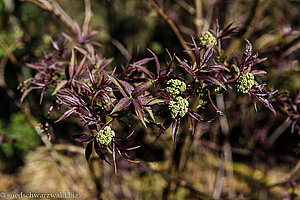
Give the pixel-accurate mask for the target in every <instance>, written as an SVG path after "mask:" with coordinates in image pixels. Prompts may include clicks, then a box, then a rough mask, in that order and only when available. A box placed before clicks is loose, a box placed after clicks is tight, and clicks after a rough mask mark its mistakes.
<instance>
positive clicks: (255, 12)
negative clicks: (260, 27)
mask: <svg viewBox="0 0 300 200" xmlns="http://www.w3.org/2000/svg"><path fill="white" fill-rule="evenodd" d="M262 1H263V0H255V1H254V3H253V6H252V9H251V11H250V14H249V17H248V19H247V20H246V22H245V24H244V27H243V28H242V29H241V31H240V33H239V34H238V38H237V39H235V40H233V41H232V42H231V43H230V45H229V47H228V48H227V50H226V53H225V56H226V57H228V58H229V57H231V54H232V53H233V51H234V50H235V49H237V47H238V46H239V45H240V43H241V41H242V40H244V38H248V37H249V35H250V31H251V28H253V26H254V25H255V23H256V22H257V21H258V20H259V19H260V18H261V16H262V14H263V13H264V11H265V10H266V9H267V8H268V6H269V4H270V3H271V0H266V1H265V2H264V3H263V2H262ZM262 3H263V5H261V4H262Z"/></svg>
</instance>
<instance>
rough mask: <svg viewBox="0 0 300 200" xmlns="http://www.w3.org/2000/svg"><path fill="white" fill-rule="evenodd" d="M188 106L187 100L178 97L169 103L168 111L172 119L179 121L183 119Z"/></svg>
mask: <svg viewBox="0 0 300 200" xmlns="http://www.w3.org/2000/svg"><path fill="white" fill-rule="evenodd" d="M188 106H189V102H188V100H186V99H184V98H182V97H180V96H179V97H176V98H175V101H170V102H169V110H170V111H171V115H172V118H173V119H179V118H182V117H184V115H185V114H186V113H187V112H188Z"/></svg>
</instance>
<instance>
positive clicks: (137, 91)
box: [132, 80, 155, 98]
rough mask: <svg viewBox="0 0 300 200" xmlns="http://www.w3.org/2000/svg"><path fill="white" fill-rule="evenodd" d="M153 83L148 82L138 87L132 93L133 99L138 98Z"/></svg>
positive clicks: (152, 81)
mask: <svg viewBox="0 0 300 200" xmlns="http://www.w3.org/2000/svg"><path fill="white" fill-rule="evenodd" d="M154 82H155V81H154V80H148V81H147V82H145V83H142V84H140V85H138V86H137V87H136V88H135V89H134V91H133V92H132V96H133V98H137V97H138V96H141V95H142V94H144V92H145V91H146V90H148V89H149V88H151V87H152V85H153V84H154Z"/></svg>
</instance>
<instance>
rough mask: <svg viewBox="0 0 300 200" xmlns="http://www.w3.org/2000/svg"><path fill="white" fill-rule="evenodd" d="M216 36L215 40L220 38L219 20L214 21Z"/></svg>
mask: <svg viewBox="0 0 300 200" xmlns="http://www.w3.org/2000/svg"><path fill="white" fill-rule="evenodd" d="M216 34H217V38H219V36H220V25H219V20H218V19H216Z"/></svg>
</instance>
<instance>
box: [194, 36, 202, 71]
mask: <svg viewBox="0 0 300 200" xmlns="http://www.w3.org/2000/svg"><path fill="white" fill-rule="evenodd" d="M192 40H193V43H194V46H195V57H196V64H197V67H198V68H200V67H201V66H200V59H201V58H200V51H199V48H198V45H197V44H196V42H195V40H194V38H192Z"/></svg>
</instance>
